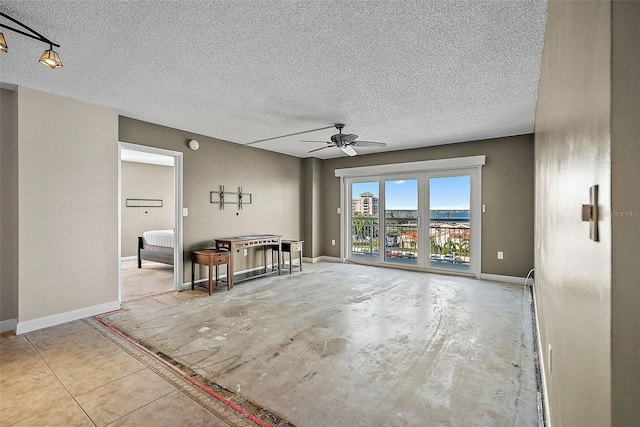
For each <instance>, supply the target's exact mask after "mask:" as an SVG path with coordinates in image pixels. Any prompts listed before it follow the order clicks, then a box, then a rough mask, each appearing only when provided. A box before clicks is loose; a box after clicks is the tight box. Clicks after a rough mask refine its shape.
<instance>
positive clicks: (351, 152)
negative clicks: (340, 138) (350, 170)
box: [340, 145, 358, 157]
mask: <svg viewBox="0 0 640 427" xmlns="http://www.w3.org/2000/svg"><path fill="white" fill-rule="evenodd" d="M340 149H341V150H342V151H344V152H345V153H346V154H348V155H350V156H351V157H353V156H355V155H357V154H358V153H357V152H356V150H355V149H354V148H353V147H352V146H351V145H344V146H342V147H340Z"/></svg>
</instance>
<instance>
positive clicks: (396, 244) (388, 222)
mask: <svg viewBox="0 0 640 427" xmlns="http://www.w3.org/2000/svg"><path fill="white" fill-rule="evenodd" d="M418 220H419V217H418V179H417V178H407V179H389V180H385V181H384V247H385V251H384V261H385V262H391V263H394V264H408V265H418V241H419V224H418Z"/></svg>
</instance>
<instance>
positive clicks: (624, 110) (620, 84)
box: [611, 1, 640, 426]
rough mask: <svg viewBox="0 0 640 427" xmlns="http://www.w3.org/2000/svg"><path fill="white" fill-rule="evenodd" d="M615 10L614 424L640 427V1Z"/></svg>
mask: <svg viewBox="0 0 640 427" xmlns="http://www.w3.org/2000/svg"><path fill="white" fill-rule="evenodd" d="M611 7H612V24H613V25H612V43H611V46H612V52H611V56H612V60H611V79H612V88H611V163H612V165H613V168H612V171H611V181H612V182H611V185H612V191H611V207H612V212H614V215H612V218H611V233H612V248H611V249H612V250H611V255H612V256H611V270H612V271H611V273H612V276H611V341H612V343H613V344H612V349H611V367H612V372H611V380H612V381H611V384H612V386H611V387H612V390H611V392H612V407H611V410H612V425H615V426H624V425H637V426H640V361H639V358H640V262H638V261H639V260H640V167H639V165H640V2H637V1H636V2H623V1H616V2H613V3H612V5H611Z"/></svg>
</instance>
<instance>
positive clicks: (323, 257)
mask: <svg viewBox="0 0 640 427" xmlns="http://www.w3.org/2000/svg"><path fill="white" fill-rule="evenodd" d="M302 261H303V262H310V263H312V264H315V263H316V262H322V261H324V262H339V263H342V258H339V257H333V256H327V255H321V256H317V257H315V258H309V257H302Z"/></svg>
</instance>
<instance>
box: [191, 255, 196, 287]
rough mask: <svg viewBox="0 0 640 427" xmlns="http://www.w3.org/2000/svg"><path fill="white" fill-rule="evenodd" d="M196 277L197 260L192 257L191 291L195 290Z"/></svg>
mask: <svg viewBox="0 0 640 427" xmlns="http://www.w3.org/2000/svg"><path fill="white" fill-rule="evenodd" d="M195 277H196V260H195V259H194V257H191V290H193V289H194V287H193V286H194V283H195Z"/></svg>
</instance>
